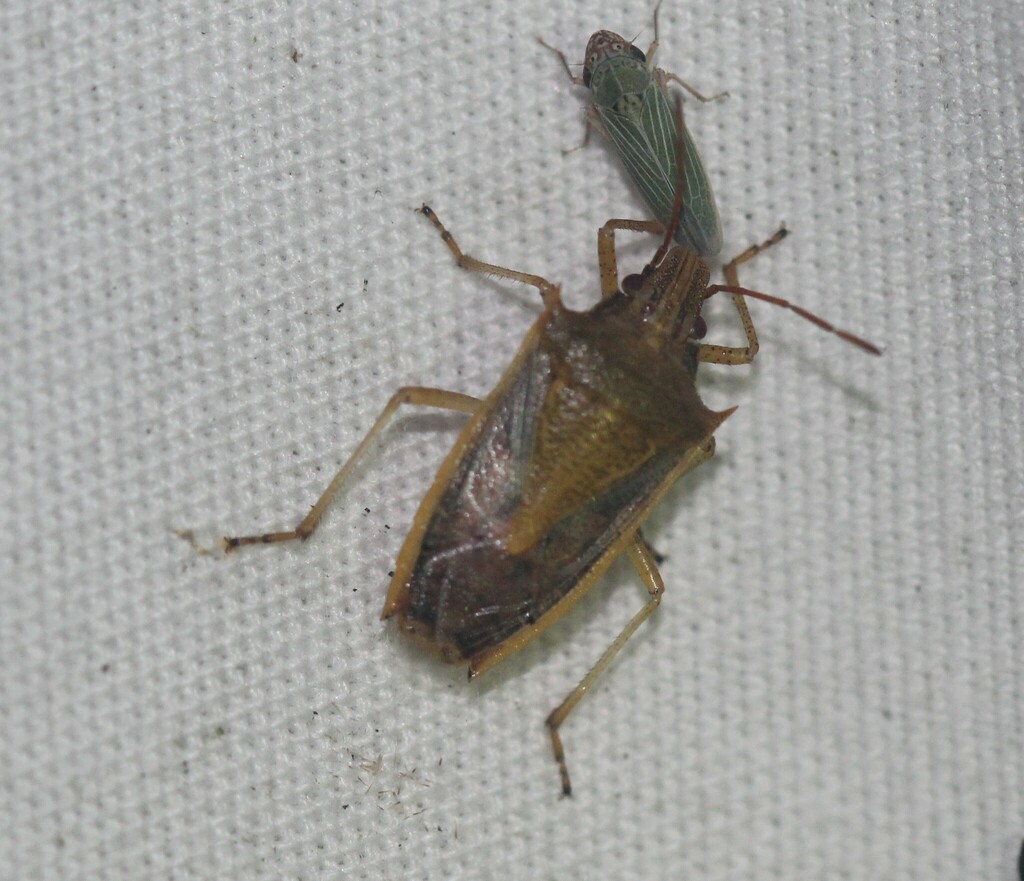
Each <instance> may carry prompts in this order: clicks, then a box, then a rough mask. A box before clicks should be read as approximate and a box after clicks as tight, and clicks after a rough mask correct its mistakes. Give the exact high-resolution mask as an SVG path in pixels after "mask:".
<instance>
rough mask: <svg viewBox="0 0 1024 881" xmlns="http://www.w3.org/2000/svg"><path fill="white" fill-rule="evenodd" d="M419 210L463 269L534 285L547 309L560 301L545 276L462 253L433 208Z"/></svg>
mask: <svg viewBox="0 0 1024 881" xmlns="http://www.w3.org/2000/svg"><path fill="white" fill-rule="evenodd" d="M419 211H420V213H421V214H422V215H423V216H424V217H426V218H427V220H429V221H430V222H431V223H432V224H434V228H435V229H436V230H437V231H438V232H439V233H440V234H441V241H443V242H444V243H445V245H447V246H448V250H449V251H451V252H452V255H453V256H454V257H455V262H456V263H458V264H459V266H461V267H462V268H463V269H468V270H469V271H470V272H482V273H483V274H484V275H496V276H497V277H498V278H508V279H511V280H512V281H519V282H522V283H523V284H528V285H530V286H531V287H535V288H536V289H537V290H538V291H540V295H541V298H542V299H543V300H544V305H545V306H546V307H548V308H549V309H550V308H553V307H554V306H557V305H558V303H559V302H560V298H559V291H560V288H559V286H558V285H556V284H552V283H551V282H550V281H548V280H547V279H546V278H541V277H540V276H539V275H530V274H529V273H527V272H519V271H518V270H515V269H508V268H506V267H504V266H497V265H496V264H494V263H484V261H483V260H477V259H476V257H470V256H469V254H464V253H463V252H462V249H461V248H460V247H459V246H458V244H457V243H456V241H455V237H454V236H453V235H452V234H451V233H450V232H448V230H447V229H446V228H445V225H444V224H443V223H441V220H440V218H439V217H438V216H437V215H436V214H435V213H434V210H433V209H432V208H431V207H430V206H429V205H423V206H422V207H421V208H420V209H419Z"/></svg>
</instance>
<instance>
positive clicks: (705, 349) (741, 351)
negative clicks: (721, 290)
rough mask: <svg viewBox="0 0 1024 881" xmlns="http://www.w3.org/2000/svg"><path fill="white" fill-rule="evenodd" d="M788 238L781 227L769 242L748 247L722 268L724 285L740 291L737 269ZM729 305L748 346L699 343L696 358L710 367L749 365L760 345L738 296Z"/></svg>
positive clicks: (741, 298)
mask: <svg viewBox="0 0 1024 881" xmlns="http://www.w3.org/2000/svg"><path fill="white" fill-rule="evenodd" d="M787 235H789V230H787V229H786V227H784V226H782V227H779V229H777V230H776V231H775V234H774V235H773V236H772V237H771V238H769V239H767V240H765V241H763V242H761V244H759V245H751V246H750V247H749V248H747V249H746V250H745V251H744V252H743V253H742V254H739V255H737V256H736V257H733V259H732V260H730V261H729V262H728V263H726V264H725V266H723V267H722V273H723V275H725V280H726V282H727V283H728V284H729V285H731V286H733V287H739V286H740V283H739V275H738V273H737V271H736V270H737V267H738V266H741V265H742V264H744V263H746V262H747V261H748V260H753V259H754V258H755V257H756V256H757V255H758V254H760V253H761V252H762V251H764V250H765V249H766V248H770V247H771V246H772V245H777V244H778V243H779V242H781V241H782V240H783V239H784V238H785V237H786V236H787ZM732 301H733V304H734V305H735V306H736V311H737V312H739V314H740V321H741V322H742V323H743V332H744V334H746V337H747V344H746V345H745V346H715V345H708V344H706V343H702V344H701V346H700V354H699V358H700V360H701V361H704V362H710V363H712V364H749V363H750V362H751V361H753V360H754V356H755V355H756V354H757V351H758V349H759V348H760V344H759V343H758V341H757V331H755V330H754V322H753V320H752V319H751V317H750V311H749V310H748V309H747V301H746V300H744V299H743V297H742V296H740V295H739V294H734V295H733V298H732Z"/></svg>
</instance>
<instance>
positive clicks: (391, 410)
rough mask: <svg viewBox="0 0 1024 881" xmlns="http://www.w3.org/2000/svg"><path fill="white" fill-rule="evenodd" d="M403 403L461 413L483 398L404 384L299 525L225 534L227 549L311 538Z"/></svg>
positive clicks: (473, 410)
mask: <svg viewBox="0 0 1024 881" xmlns="http://www.w3.org/2000/svg"><path fill="white" fill-rule="evenodd" d="M403 404H418V405H420V406H424V407H437V408H439V409H442V410H456V411H458V412H460V413H473V412H475V411H476V408H477V407H478V406H479V405H480V401H479V400H478V399H477V398H474V397H471V396H470V395H464V394H461V393H460V392H450V391H446V390H445V389H437V388H423V387H421V386H405V387H403V388H400V389H399V390H398V391H397V392H395V393H394V394H393V395H392V396H391V400H390V401H388V403H387V406H386V407H385V408H384V409H383V410H382V411H381V414H380V416H378V417H377V421H376V422H374V423H373V427H372V428H371V429H370V430H369V431H368V432H367V433H366V437H364V438H363V439H362V441H361V442H360V444H359V446H358V447H356V449H355V451H354V452H353V453H352V455H351V456H349V457H348V460H347V461H346V462H345V464H344V465H342V466H341V469H340V470H339V471H338V473H337V474H335V475H334V479H333V480H332V481H331V482H330V484H329V485H328V487H327V489H325V490H324V492H323V494H322V495H321V496H320V498H319V499H317V502H316V504H315V505H313V507H312V509H310V512H309V513H308V514H307V515H306V516H305V517H304V518H303V519H302V522H300V523H299V525H298V526H296V527H295V528H294V529H292V530H289V531H287V532H266V533H263V534H262V535H243V536H238V537H236V538H225V539H224V540H223V542H224V549H225V550H227V551H230V550H233V549H234V548H237V547H240V546H241V545H252V544H273V543H275V542H282V541H294V540H295V539H307V538H309V537H310V536H311V535H312V534H313V530H315V529H316V527H317V524H318V523H319V522H320V518H321V517H323V514H324V511H325V510H327V506H328V505H330V503H331V500H332V499H333V498H334V496H335V494H336V493H337V492H338V490H339V489H340V487H341V485H342V484H343V483H344V482H345V480H346V478H347V477H348V476H349V474H350V473H351V471H352V469H353V468H354V467H355V466H356V463H357V462H358V461H359V460H360V459H361V458H362V456H363V454H364V453H365V452H366V450H367V449H368V448H369V446H370V444H371V443H373V441H374V439H375V438H376V437H377V435H379V434H380V433H381V432H382V431H383V430H384V428H385V426H386V425H387V423H388V421H389V420H390V419H391V417H392V416H393V415H394V414H395V411H396V410H397V409H398V408H399V407H401V406H402V405H403Z"/></svg>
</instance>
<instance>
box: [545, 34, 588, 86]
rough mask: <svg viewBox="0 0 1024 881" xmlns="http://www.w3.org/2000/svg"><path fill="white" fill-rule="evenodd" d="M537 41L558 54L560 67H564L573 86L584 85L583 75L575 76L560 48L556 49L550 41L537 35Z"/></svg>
mask: <svg viewBox="0 0 1024 881" xmlns="http://www.w3.org/2000/svg"><path fill="white" fill-rule="evenodd" d="M537 42H538V43H540V44H541V45H542V46H543V47H544V48H545V49H547V50H548V51H549V52H554V53H555V55H557V56H558V60H559V61H561V62H562V67H564V68H565V73H566V75H567V76H568V77H569V79H570V80H572V82H573V85H575V86H585V85H586V83H585V82H584V81H583V77H581V76H577V75H576V74H574V73H573V72H572V68H571V67H570V66H569V59H568V58H566V57H565V53H564V52H563V51H562V50H561V49H556V48H555V47H554V46H552V45H551V44H550V43H547V42H545V41H544V38H543V37H537Z"/></svg>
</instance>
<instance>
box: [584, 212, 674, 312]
mask: <svg viewBox="0 0 1024 881" xmlns="http://www.w3.org/2000/svg"><path fill="white" fill-rule="evenodd" d="M617 229H628V230H632V231H634V232H652V233H661V232H664V231H665V227H664V225H663V224H661V223H659V222H658V221H657V220H609V221H608V222H607V223H606V224H605V225H604V226H602V227H601V228H600V229H599V230H598V231H597V266H598V270H599V271H600V273H601V299H602V300H607V299H608V298H609V297H610V296H612V295H613V294H616V293H618V291H619V267H618V262H617V260H616V257H615V230H617Z"/></svg>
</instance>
